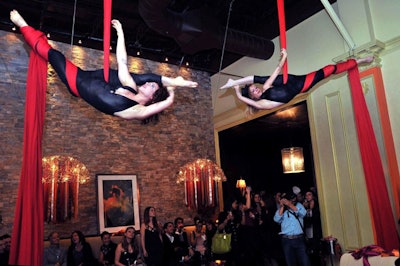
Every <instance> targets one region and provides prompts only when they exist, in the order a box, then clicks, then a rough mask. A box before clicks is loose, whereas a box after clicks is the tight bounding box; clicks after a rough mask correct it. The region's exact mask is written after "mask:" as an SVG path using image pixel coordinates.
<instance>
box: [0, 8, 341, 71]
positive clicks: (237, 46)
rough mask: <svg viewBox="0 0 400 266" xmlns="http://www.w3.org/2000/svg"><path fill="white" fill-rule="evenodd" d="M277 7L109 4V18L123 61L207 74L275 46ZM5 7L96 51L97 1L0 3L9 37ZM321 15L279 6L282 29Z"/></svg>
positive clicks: (99, 34)
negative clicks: (122, 43)
mask: <svg viewBox="0 0 400 266" xmlns="http://www.w3.org/2000/svg"><path fill="white" fill-rule="evenodd" d="M329 2H330V3H334V2H336V0H330V1H329ZM276 5H277V4H276V0H233V1H232V0H139V1H138V0H114V1H112V18H116V19H119V20H120V21H121V23H122V25H123V28H124V31H125V38H126V44H127V51H128V54H129V55H131V56H138V55H137V52H138V51H140V57H142V58H145V59H150V60H154V61H158V62H163V61H164V60H165V58H166V57H168V63H170V64H174V65H186V62H188V63H189V67H191V68H193V69H196V70H202V71H206V72H209V73H211V74H214V73H216V72H218V71H219V70H220V69H223V68H224V67H226V66H228V65H230V64H231V63H233V62H235V61H236V60H238V59H240V58H241V57H243V56H249V57H255V58H259V59H264V60H268V59H269V58H270V57H271V56H272V54H273V52H274V49H275V48H276V47H274V45H273V43H272V42H271V41H270V40H272V39H274V38H275V37H277V36H279V23H278V16H277V6H276ZM75 6H76V8H74V7H75ZM230 7H231V8H230ZM12 9H17V10H18V11H19V12H20V13H21V15H22V16H23V17H24V18H25V19H26V20H27V22H28V23H29V24H30V25H31V26H33V27H35V28H39V29H41V30H42V31H44V32H46V33H50V34H51V39H53V40H55V41H60V42H65V43H71V35H72V32H73V33H74V34H73V36H74V43H77V42H78V40H82V44H81V45H82V46H86V47H90V48H95V49H103V46H102V45H103V42H102V41H103V1H101V0H12V1H0V29H1V30H6V31H11V27H12V24H11V22H10V20H9V11H10V10H12ZM322 9H323V5H322V4H321V2H320V0H285V16H286V28H287V29H290V28H292V27H293V26H295V25H297V24H299V23H301V22H302V21H303V20H305V19H307V18H309V17H310V16H312V15H313V14H315V13H317V12H319V11H321V10H322ZM229 10H231V11H230V12H229ZM74 14H75V15H74ZM228 18H229V19H228ZM228 21H229V23H228ZM227 25H228V27H226V26H227ZM111 40H112V43H113V42H115V40H116V34H115V32H112V36H111ZM221 58H222V60H221ZM221 61H222V63H221Z"/></svg>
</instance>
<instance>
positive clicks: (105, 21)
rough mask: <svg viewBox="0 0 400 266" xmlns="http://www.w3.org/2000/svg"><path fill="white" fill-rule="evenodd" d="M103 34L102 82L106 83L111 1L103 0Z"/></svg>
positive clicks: (108, 67) (108, 62)
mask: <svg viewBox="0 0 400 266" xmlns="http://www.w3.org/2000/svg"><path fill="white" fill-rule="evenodd" d="M103 5H104V11H103V12H104V17H103V24H104V32H103V52H104V63H103V64H104V69H103V71H104V80H105V81H107V82H108V78H109V74H110V73H109V70H110V43H111V41H110V38H111V37H110V35H111V9H112V0H104V1H103Z"/></svg>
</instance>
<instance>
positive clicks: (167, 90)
mask: <svg viewBox="0 0 400 266" xmlns="http://www.w3.org/2000/svg"><path fill="white" fill-rule="evenodd" d="M10 19H11V21H12V22H13V23H14V24H15V25H16V26H18V27H19V28H20V31H21V32H22V34H23V36H24V38H25V41H26V42H27V43H28V45H29V46H30V47H31V48H32V49H33V50H34V51H35V52H36V53H37V54H38V55H40V56H41V57H43V58H44V59H45V60H46V61H48V62H50V64H51V65H52V66H53V68H54V69H55V71H56V72H57V74H58V76H59V77H60V79H61V80H62V82H63V83H64V84H65V85H66V86H67V88H68V89H69V91H70V92H71V94H72V95H74V96H76V97H81V98H83V99H84V100H85V101H86V102H88V103H89V104H90V105H92V106H93V107H94V108H96V109H98V110H99V111H101V112H103V113H106V114H109V115H114V116H117V117H121V118H124V119H128V120H131V119H137V120H142V121H145V122H147V121H149V120H152V118H156V117H157V116H158V113H160V112H161V111H163V110H165V109H166V108H168V107H169V106H171V105H172V103H173V101H174V89H175V88H176V87H192V88H194V87H197V85H198V84H197V82H193V81H189V80H185V79H183V78H182V77H176V78H169V77H165V76H160V75H156V74H153V73H148V74H133V73H129V70H128V66H127V53H126V48H125V37H124V32H123V30H122V25H121V23H120V22H119V21H118V20H112V22H111V23H112V26H113V28H114V29H115V30H116V31H117V34H118V40H117V50H116V57H117V63H118V71H117V70H113V69H110V76H109V82H106V81H105V80H104V76H103V70H102V69H99V70H92V71H85V70H82V69H80V68H79V67H77V66H75V65H74V64H73V63H71V62H70V61H69V60H67V59H66V58H65V56H64V55H63V54H62V53H61V52H59V51H57V50H55V49H53V48H52V47H51V46H50V45H49V43H48V41H47V38H46V36H45V34H44V33H43V32H41V31H38V30H35V29H34V28H32V27H30V26H29V25H28V24H27V23H26V21H25V20H24V19H23V18H22V16H21V15H20V14H19V13H18V11H16V10H12V11H11V12H10ZM164 86H165V87H164Z"/></svg>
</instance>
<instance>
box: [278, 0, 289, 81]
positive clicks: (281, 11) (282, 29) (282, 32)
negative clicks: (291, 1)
mask: <svg viewBox="0 0 400 266" xmlns="http://www.w3.org/2000/svg"><path fill="white" fill-rule="evenodd" d="M284 2H285V1H284V0H277V6H278V18H279V39H280V42H281V48H282V49H286V21H285V4H284ZM282 69H283V83H285V84H286V82H287V79H288V64H287V60H286V61H285V63H284V64H283V68H282Z"/></svg>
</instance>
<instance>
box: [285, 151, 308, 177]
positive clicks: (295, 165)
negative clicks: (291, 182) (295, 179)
mask: <svg viewBox="0 0 400 266" xmlns="http://www.w3.org/2000/svg"><path fill="white" fill-rule="evenodd" d="M281 154H282V166H283V173H284V174H292V173H301V172H304V156H303V148H301V147H290V148H283V149H282V150H281Z"/></svg>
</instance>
